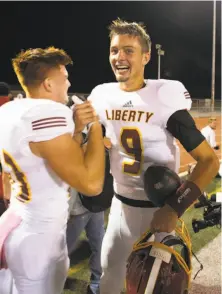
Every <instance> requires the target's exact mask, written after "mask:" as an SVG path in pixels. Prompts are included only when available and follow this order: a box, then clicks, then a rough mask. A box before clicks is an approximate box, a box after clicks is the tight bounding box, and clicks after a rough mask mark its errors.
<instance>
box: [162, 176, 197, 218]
mask: <svg viewBox="0 0 222 294" xmlns="http://www.w3.org/2000/svg"><path fill="white" fill-rule="evenodd" d="M201 194H202V192H201V191H200V189H199V187H198V186H197V185H196V184H195V183H193V182H191V181H185V182H184V183H183V184H182V185H181V186H180V187H179V188H178V189H177V191H176V193H175V194H173V195H171V196H170V197H169V198H167V200H166V202H165V203H166V204H168V205H169V206H171V207H172V208H173V210H175V211H176V213H177V214H178V217H181V215H182V214H183V213H184V212H185V211H186V209H187V208H188V207H189V206H190V205H191V204H193V202H194V201H195V200H196V199H197V198H198V197H199V196H200V195H201Z"/></svg>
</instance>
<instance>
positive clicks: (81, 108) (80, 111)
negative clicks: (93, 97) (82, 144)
mask: <svg viewBox="0 0 222 294" xmlns="http://www.w3.org/2000/svg"><path fill="white" fill-rule="evenodd" d="M73 119H74V122H75V133H80V132H82V131H83V130H84V128H85V127H86V126H87V125H88V124H89V123H91V122H94V121H98V116H97V114H96V112H95V110H94V108H93V106H92V104H91V102H90V101H85V102H83V103H82V104H76V105H75V107H74V109H73Z"/></svg>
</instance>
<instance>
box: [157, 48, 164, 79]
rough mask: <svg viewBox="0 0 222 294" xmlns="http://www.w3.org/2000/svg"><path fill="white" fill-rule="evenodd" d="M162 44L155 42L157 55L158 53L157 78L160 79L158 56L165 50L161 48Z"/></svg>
mask: <svg viewBox="0 0 222 294" xmlns="http://www.w3.org/2000/svg"><path fill="white" fill-rule="evenodd" d="M161 48H162V45H160V44H156V49H157V55H158V79H160V57H161V56H163V55H164V53H165V51H164V50H161Z"/></svg>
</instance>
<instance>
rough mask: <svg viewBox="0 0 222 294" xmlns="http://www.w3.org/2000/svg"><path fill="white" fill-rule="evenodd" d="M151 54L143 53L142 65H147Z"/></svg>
mask: <svg viewBox="0 0 222 294" xmlns="http://www.w3.org/2000/svg"><path fill="white" fill-rule="evenodd" d="M150 57H151V52H145V53H143V65H144V66H145V65H147V63H148V62H149V61H150Z"/></svg>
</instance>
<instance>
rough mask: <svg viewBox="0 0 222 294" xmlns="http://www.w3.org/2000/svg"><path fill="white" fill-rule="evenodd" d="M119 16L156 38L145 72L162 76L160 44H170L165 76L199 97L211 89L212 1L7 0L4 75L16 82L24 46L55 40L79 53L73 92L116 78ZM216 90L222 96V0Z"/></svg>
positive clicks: (0, 19)
mask: <svg viewBox="0 0 222 294" xmlns="http://www.w3.org/2000/svg"><path fill="white" fill-rule="evenodd" d="M117 17H121V18H124V19H126V20H131V21H142V22H143V23H144V24H145V25H146V26H147V29H148V32H149V34H150V36H151V39H152V43H153V45H152V59H151V62H150V63H149V64H148V66H147V67H146V71H145V77H146V78H156V77H157V54H156V49H155V44H156V43H160V44H162V46H163V49H164V50H165V56H164V57H163V58H162V59H161V76H162V77H163V78H169V79H178V80H180V81H181V82H183V83H184V85H185V86H186V87H187V89H188V90H189V91H190V93H191V95H192V97H193V98H201V97H202V98H203V97H205V98H206V97H210V95H211V62H212V61H211V60H212V18H213V3H212V1H209V2H208V1H203V2H200V1H192V2H189V1H188V2H182V1H181V2H180V1H176V2H174V1H173V2H160V1H159V2H151V1H142V2H134V1H132V2H131V1H124V2H119V1H113V2H106V1H105V2H94V1H90V2H85V1H84V2H77V1H76V2H71V1H68V2H1V3H0V28H1V33H0V35H1V45H0V50H1V51H0V52H1V54H0V80H1V81H2V80H3V81H6V82H8V83H10V84H16V83H17V79H16V77H15V75H14V73H13V70H12V67H11V61H10V60H11V58H13V57H14V56H15V55H16V54H17V53H18V52H19V51H20V50H21V49H27V48H34V47H46V46H49V45H54V46H57V47H60V48H63V49H65V50H66V51H67V52H68V53H69V54H70V55H71V57H72V58H73V60H74V66H73V67H72V68H70V71H69V72H70V81H71V83H72V87H71V91H73V92H84V93H87V92H90V91H91V89H92V88H93V87H94V86H96V85H97V84H100V83H103V82H109V81H114V76H113V74H112V71H111V69H110V66H109V62H108V54H109V38H108V30H107V26H108V25H109V24H110V22H111V21H112V20H113V19H116V18H117ZM216 39H217V45H216V94H215V97H216V98H217V99H220V97H221V2H217V35H216Z"/></svg>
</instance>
